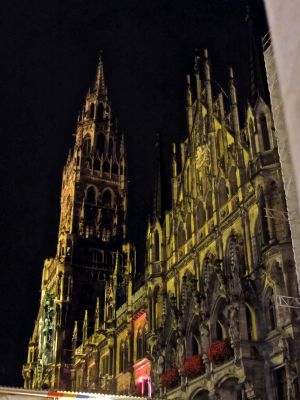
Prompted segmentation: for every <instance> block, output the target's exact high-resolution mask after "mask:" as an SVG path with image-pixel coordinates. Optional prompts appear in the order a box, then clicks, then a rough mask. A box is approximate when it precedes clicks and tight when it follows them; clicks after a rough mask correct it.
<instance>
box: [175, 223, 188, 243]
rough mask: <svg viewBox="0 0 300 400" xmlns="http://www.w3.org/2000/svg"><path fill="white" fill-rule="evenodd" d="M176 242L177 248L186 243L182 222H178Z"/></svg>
mask: <svg viewBox="0 0 300 400" xmlns="http://www.w3.org/2000/svg"><path fill="white" fill-rule="evenodd" d="M177 242H178V247H181V246H183V245H184V243H185V242H186V235H185V229H184V226H183V223H182V222H180V224H179V226H178V233H177Z"/></svg>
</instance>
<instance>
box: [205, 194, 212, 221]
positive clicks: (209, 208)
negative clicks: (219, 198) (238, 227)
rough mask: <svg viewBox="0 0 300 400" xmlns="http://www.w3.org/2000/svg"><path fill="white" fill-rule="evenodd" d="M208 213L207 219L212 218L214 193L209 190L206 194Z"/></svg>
mask: <svg viewBox="0 0 300 400" xmlns="http://www.w3.org/2000/svg"><path fill="white" fill-rule="evenodd" d="M206 213H207V219H210V218H212V216H213V206H212V193H211V192H208V193H207V196H206Z"/></svg>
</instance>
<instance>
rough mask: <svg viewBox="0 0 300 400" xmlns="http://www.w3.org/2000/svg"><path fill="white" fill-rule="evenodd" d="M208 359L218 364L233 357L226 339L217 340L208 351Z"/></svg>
mask: <svg viewBox="0 0 300 400" xmlns="http://www.w3.org/2000/svg"><path fill="white" fill-rule="evenodd" d="M207 355H208V359H209V361H213V362H214V363H216V364H218V363H221V362H224V361H225V360H228V359H229V358H231V357H232V355H233V350H232V347H231V345H230V340H229V339H228V338H226V339H224V340H217V341H216V342H214V343H213V344H212V345H211V346H210V348H209V349H208V354H207Z"/></svg>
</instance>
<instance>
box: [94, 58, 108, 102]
mask: <svg viewBox="0 0 300 400" xmlns="http://www.w3.org/2000/svg"><path fill="white" fill-rule="evenodd" d="M95 90H96V91H97V94H104V93H105V94H106V85H105V79H104V69H103V59H102V51H101V52H100V55H99V61H98V67H97V75H96V81H95Z"/></svg>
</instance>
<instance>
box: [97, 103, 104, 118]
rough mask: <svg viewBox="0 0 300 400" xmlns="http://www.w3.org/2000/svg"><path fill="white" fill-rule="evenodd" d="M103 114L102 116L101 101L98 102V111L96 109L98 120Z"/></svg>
mask: <svg viewBox="0 0 300 400" xmlns="http://www.w3.org/2000/svg"><path fill="white" fill-rule="evenodd" d="M103 116H104V107H103V104H102V103H99V104H98V111H97V118H98V120H99V121H102V120H103Z"/></svg>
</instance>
